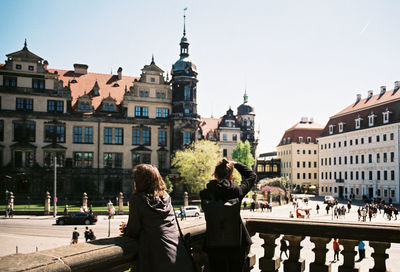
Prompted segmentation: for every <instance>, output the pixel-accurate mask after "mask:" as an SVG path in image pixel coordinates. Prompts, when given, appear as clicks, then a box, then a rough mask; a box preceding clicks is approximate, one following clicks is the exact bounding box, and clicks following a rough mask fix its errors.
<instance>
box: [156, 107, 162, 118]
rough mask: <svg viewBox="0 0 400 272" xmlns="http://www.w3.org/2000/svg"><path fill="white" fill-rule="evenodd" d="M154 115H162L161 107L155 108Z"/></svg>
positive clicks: (158, 116) (159, 116)
mask: <svg viewBox="0 0 400 272" xmlns="http://www.w3.org/2000/svg"><path fill="white" fill-rule="evenodd" d="M156 117H157V118H161V117H162V111H161V108H156Z"/></svg>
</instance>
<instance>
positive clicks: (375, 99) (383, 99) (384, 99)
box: [332, 90, 400, 117]
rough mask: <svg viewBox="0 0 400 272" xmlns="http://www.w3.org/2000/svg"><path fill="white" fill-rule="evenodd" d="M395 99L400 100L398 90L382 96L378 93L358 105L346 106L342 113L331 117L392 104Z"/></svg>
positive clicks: (399, 91) (362, 100)
mask: <svg viewBox="0 0 400 272" xmlns="http://www.w3.org/2000/svg"><path fill="white" fill-rule="evenodd" d="M395 99H400V90H397V91H395V90H391V91H386V92H385V93H384V94H383V95H381V94H380V93H378V94H376V95H374V96H372V97H371V98H369V99H368V98H364V99H361V100H360V101H359V102H358V103H353V104H351V105H350V106H348V107H347V108H345V109H343V110H342V111H340V112H338V113H336V114H335V115H334V116H332V117H336V116H339V115H344V114H347V113H351V112H356V111H361V110H364V109H366V108H369V107H374V106H378V105H380V104H385V103H389V102H392V101H393V100H395Z"/></svg>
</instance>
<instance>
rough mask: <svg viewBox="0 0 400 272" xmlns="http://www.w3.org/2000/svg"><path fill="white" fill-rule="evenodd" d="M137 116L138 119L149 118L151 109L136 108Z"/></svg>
mask: <svg viewBox="0 0 400 272" xmlns="http://www.w3.org/2000/svg"><path fill="white" fill-rule="evenodd" d="M135 116H136V117H148V116H149V108H148V107H138V106H136V107H135Z"/></svg>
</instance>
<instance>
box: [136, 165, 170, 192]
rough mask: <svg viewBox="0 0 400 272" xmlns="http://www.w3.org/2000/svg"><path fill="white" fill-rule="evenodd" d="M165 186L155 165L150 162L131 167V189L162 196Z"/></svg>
mask: <svg viewBox="0 0 400 272" xmlns="http://www.w3.org/2000/svg"><path fill="white" fill-rule="evenodd" d="M166 189H167V187H166V186H165V183H164V181H163V179H162V177H161V175H160V172H159V171H158V169H157V167H155V166H153V165H151V164H144V163H143V164H139V165H136V166H135V167H134V168H133V190H134V191H135V192H137V193H142V192H144V193H146V194H147V195H150V196H153V197H156V196H161V197H162V196H164V195H165V190H166Z"/></svg>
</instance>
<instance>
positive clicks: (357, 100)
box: [356, 94, 361, 103]
mask: <svg viewBox="0 0 400 272" xmlns="http://www.w3.org/2000/svg"><path fill="white" fill-rule="evenodd" d="M360 100H361V94H357V96H356V103H358V102H360Z"/></svg>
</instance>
